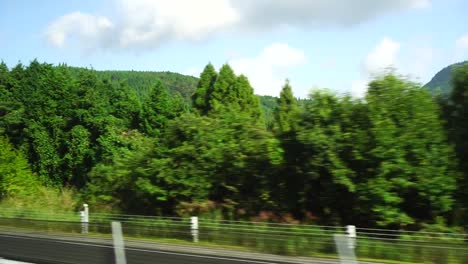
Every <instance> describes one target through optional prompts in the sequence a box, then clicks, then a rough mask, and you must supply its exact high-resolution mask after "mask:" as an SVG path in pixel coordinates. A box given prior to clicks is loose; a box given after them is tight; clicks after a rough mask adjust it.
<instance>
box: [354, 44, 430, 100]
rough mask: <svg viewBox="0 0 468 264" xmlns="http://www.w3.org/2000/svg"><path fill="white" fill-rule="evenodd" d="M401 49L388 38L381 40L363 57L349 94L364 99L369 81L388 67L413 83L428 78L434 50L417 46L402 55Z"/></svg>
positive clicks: (424, 46) (427, 46) (425, 45)
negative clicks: (399, 71)
mask: <svg viewBox="0 0 468 264" xmlns="http://www.w3.org/2000/svg"><path fill="white" fill-rule="evenodd" d="M401 47H402V45H401V43H399V42H397V41H395V40H393V39H391V38H388V37H385V38H383V39H382V40H381V41H380V42H379V44H377V46H376V47H375V48H374V49H373V50H372V51H371V52H369V54H368V55H367V56H366V57H365V59H364V62H363V64H362V69H361V76H360V79H358V80H354V81H352V82H351V94H352V95H353V96H355V97H359V98H362V97H364V96H365V93H366V91H367V84H368V83H369V81H370V80H372V78H373V77H375V75H378V74H380V73H382V72H383V71H384V70H385V69H387V68H389V67H390V68H396V69H399V70H401V71H402V72H403V73H405V75H407V76H408V77H410V78H411V79H414V80H415V81H421V80H422V79H427V78H429V77H430V76H428V74H429V67H430V65H431V63H432V62H433V61H434V57H435V54H436V52H435V50H434V49H433V48H432V47H431V46H429V45H427V44H423V45H419V44H418V46H417V47H413V48H412V49H409V50H408V49H407V50H405V51H403V52H404V53H403V52H402V50H401Z"/></svg>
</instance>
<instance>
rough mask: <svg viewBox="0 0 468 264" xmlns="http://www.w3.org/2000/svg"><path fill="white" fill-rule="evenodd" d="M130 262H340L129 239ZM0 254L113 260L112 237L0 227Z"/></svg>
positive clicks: (41, 260) (45, 261)
mask: <svg viewBox="0 0 468 264" xmlns="http://www.w3.org/2000/svg"><path fill="white" fill-rule="evenodd" d="M125 255H126V258H127V263H129V264H133V263H156V264H159V263H161V264H222V263H223V264H224V263H225V264H293V263H294V264H297V263H309V264H313V263H317V264H319V263H324V264H325V263H326V264H328V263H338V261H336V260H327V259H320V258H289V257H282V256H276V255H269V254H259V253H247V252H238V251H232V250H218V249H217V250H213V249H204V248H203V247H184V246H182V247H178V246H171V245H162V244H157V243H148V242H142V241H136V242H135V241H134V242H132V241H126V249H125ZM0 257H3V258H8V259H13V260H19V261H27V262H32V263H37V264H54V263H67V264H68V263H69V264H78V263H97V264H100V263H106V264H107V263H114V262H115V260H114V250H113V247H112V244H111V240H107V239H102V238H88V237H82V236H75V237H74V236H54V235H47V234H31V233H30V234H26V233H25V234H22V233H18V232H8V231H1V230H0Z"/></svg>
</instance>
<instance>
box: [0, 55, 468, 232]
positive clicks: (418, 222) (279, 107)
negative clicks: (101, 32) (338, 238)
mask: <svg viewBox="0 0 468 264" xmlns="http://www.w3.org/2000/svg"><path fill="white" fill-rule="evenodd" d="M125 75H128V77H125V78H120V77H119V78H117V77H115V74H114V76H113V73H112V72H107V73H106V72H104V73H102V72H97V71H94V70H88V69H80V68H72V67H68V66H66V65H59V66H53V65H50V64H45V63H39V62H37V61H33V62H31V63H30V65H29V66H23V65H21V64H19V65H17V66H16V67H14V68H12V69H8V68H7V67H6V65H5V64H1V65H0V135H1V137H0V143H1V144H2V149H1V150H0V194H1V199H3V200H8V199H10V200H11V199H16V200H21V199H23V198H22V197H35V196H37V195H38V194H37V193H38V191H37V189H38V188H50V189H53V190H69V189H72V190H76V192H77V194H76V195H75V198H74V199H75V200H76V201H86V202H87V203H89V204H91V206H92V207H93V208H95V210H108V211H121V212H125V213H138V214H162V215H189V214H199V215H201V214H205V215H211V216H212V217H222V218H227V219H255V220H271V221H286V222H288V221H289V222H291V221H308V222H314V223H319V224H350V223H351V224H356V225H359V226H368V227H377V226H378V227H394V228H408V229H418V228H423V227H425V226H426V225H427V224H429V225H433V224H436V225H438V226H445V225H451V226H464V225H465V224H467V222H466V220H465V219H467V218H466V216H468V215H467V212H466V209H467V208H468V200H467V199H466V197H465V195H464V194H465V193H466V191H467V187H468V182H467V181H466V179H468V174H467V173H468V160H467V158H468V155H467V154H466V153H465V152H466V151H467V149H468V148H467V147H468V135H467V133H468V125H467V124H468V120H466V119H467V118H468V113H467V111H468V66H467V65H465V66H463V67H460V68H459V69H458V70H457V72H456V73H455V77H454V81H453V86H454V92H453V94H452V97H451V98H438V99H437V100H435V99H434V98H432V97H431V95H430V94H429V93H428V92H427V91H426V90H425V89H422V88H421V87H420V86H419V85H417V84H415V83H412V82H410V81H408V80H405V79H404V78H402V77H400V76H398V75H397V74H395V73H393V72H387V73H385V74H382V75H381V76H380V77H378V78H376V79H375V80H373V81H372V82H370V83H369V89H368V92H367V95H366V97H365V98H364V99H354V98H352V97H350V96H348V95H337V94H334V93H332V92H330V91H327V90H314V91H312V92H311V94H310V96H309V98H308V99H307V100H302V101H300V102H298V100H297V99H296V98H295V97H294V95H293V93H292V89H291V87H290V85H289V83H288V81H286V83H285V85H284V87H283V89H282V91H281V94H280V97H279V98H276V99H274V98H266V97H265V98H263V99H262V102H260V100H259V97H257V96H255V95H254V91H253V88H252V87H251V85H250V84H249V81H248V79H247V78H246V77H245V76H243V75H240V76H236V75H235V74H234V72H233V70H232V69H231V68H230V66H229V65H227V64H226V65H223V66H222V67H221V68H220V70H219V72H218V71H216V69H215V68H214V67H213V66H212V65H211V64H208V65H207V66H206V67H205V69H204V71H203V72H202V74H201V76H200V78H199V79H198V82H197V83H196V90H195V92H194V93H193V95H191V96H190V98H188V96H187V95H186V94H182V93H181V92H180V91H179V92H174V89H173V88H171V87H169V88H168V87H167V86H166V85H165V83H167V80H163V79H157V78H155V79H154V80H153V79H151V81H150V83H151V85H149V84H148V83H149V82H148V80H147V79H142V80H139V79H138V78H135V77H131V76H132V72H126V73H125ZM120 76H122V75H120ZM151 78H153V77H151ZM130 81H131V82H132V87H130V85H129V82H130ZM140 83H141V85H139V84H140ZM170 85H172V86H177V82H175V84H174V83H172V84H170V83H169V86H170ZM187 87H189V85H188V86H187ZM139 88H140V89H139ZM187 89H188V88H187ZM142 91H144V92H142ZM187 98H188V99H187ZM186 99H187V100H186ZM269 106H271V107H269ZM272 107H274V108H273V110H268V109H272ZM265 109H266V110H267V111H265ZM38 186H45V187H38ZM42 192H43V191H42Z"/></svg>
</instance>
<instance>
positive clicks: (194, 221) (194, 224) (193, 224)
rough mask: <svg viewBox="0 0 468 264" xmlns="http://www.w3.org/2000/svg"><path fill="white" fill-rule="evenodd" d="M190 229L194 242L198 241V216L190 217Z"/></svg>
mask: <svg viewBox="0 0 468 264" xmlns="http://www.w3.org/2000/svg"><path fill="white" fill-rule="evenodd" d="M190 231H191V234H192V238H193V242H195V243H197V242H198V217H197V216H192V217H190Z"/></svg>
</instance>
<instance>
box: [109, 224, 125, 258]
mask: <svg viewBox="0 0 468 264" xmlns="http://www.w3.org/2000/svg"><path fill="white" fill-rule="evenodd" d="M112 239H113V241H114V254H115V264H126V263H127V260H126V258H125V245H124V240H123V234H122V225H121V224H120V222H112Z"/></svg>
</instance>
